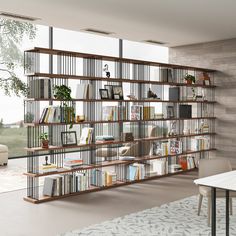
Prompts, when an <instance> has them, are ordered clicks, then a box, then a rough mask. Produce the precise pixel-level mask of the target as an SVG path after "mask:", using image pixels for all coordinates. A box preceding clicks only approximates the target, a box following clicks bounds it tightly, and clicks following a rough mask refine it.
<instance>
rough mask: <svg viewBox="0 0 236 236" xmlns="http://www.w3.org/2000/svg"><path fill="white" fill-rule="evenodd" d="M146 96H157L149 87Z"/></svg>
mask: <svg viewBox="0 0 236 236" xmlns="http://www.w3.org/2000/svg"><path fill="white" fill-rule="evenodd" d="M147 97H148V98H157V95H156V94H155V93H153V92H152V90H151V89H150V88H149V90H148V92H147Z"/></svg>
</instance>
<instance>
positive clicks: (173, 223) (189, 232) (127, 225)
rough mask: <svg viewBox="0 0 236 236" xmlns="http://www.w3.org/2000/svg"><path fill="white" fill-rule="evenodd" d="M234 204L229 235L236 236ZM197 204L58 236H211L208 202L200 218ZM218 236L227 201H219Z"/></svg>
mask: <svg viewBox="0 0 236 236" xmlns="http://www.w3.org/2000/svg"><path fill="white" fill-rule="evenodd" d="M235 203H236V201H234V204H233V205H234V215H233V216H231V217H230V236H233V235H236V205H235ZM197 205H198V197H197V196H192V197H189V198H185V199H182V200H179V201H175V202H171V203H169V204H165V205H162V206H160V207H154V208H151V209H146V210H144V211H140V212H137V213H132V214H130V215H126V216H123V217H119V218H115V219H113V220H110V221H105V222H103V223H101V224H96V225H91V226H89V227H86V228H84V229H80V230H73V231H70V232H67V233H63V234H60V235H58V236H85V235H90V236H110V235H112V236H113V235H114V236H133V235H135V236H137V235H141V236H149V235H150V236H154V235H155V236H157V235H160V236H209V235H211V229H210V227H208V226H207V200H206V199H204V200H203V205H202V211H201V216H197ZM217 235H222V236H223V235H225V200H224V199H217Z"/></svg>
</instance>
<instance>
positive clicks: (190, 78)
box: [184, 74, 196, 84]
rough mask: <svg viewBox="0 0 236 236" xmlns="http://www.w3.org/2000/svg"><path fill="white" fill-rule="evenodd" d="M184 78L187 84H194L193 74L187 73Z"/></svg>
mask: <svg viewBox="0 0 236 236" xmlns="http://www.w3.org/2000/svg"><path fill="white" fill-rule="evenodd" d="M184 79H185V81H186V82H187V84H195V81H196V80H195V76H193V75H189V74H186V75H185V77H184Z"/></svg>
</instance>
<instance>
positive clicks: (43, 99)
mask: <svg viewBox="0 0 236 236" xmlns="http://www.w3.org/2000/svg"><path fill="white" fill-rule="evenodd" d="M24 100H25V101H49V102H52V101H55V102H62V101H64V100H61V99H54V98H26V99H24ZM70 101H71V102H133V103H146V102H148V103H155V102H158V103H177V104H178V103H216V101H207V100H205V101H196V100H183V101H172V100H160V99H138V100H127V99H125V100H124V99H123V100H115V99H72V100H70Z"/></svg>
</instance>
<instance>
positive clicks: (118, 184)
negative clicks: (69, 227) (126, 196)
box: [24, 168, 196, 204]
mask: <svg viewBox="0 0 236 236" xmlns="http://www.w3.org/2000/svg"><path fill="white" fill-rule="evenodd" d="M194 170H196V168H193V169H189V170H182V171H177V172H174V173H169V174H165V175H156V176H150V177H146V178H145V179H141V180H134V181H127V182H121V181H118V182H117V183H116V184H114V185H110V186H104V187H96V186H91V187H90V189H88V190H85V191H81V192H74V193H70V194H65V195H61V196H54V197H47V196H42V197H40V199H33V198H30V197H24V200H25V201H28V202H31V203H35V204H38V203H43V202H48V201H53V200H58V199H63V198H66V197H70V196H76V195H81V194H84V193H90V192H96V191H102V190H106V189H111V188H115V187H120V186H125V185H130V184H133V183H141V182H144V181H148V180H153V179H159V178H163V177H167V176H173V175H176V174H180V173H187V172H190V171H194Z"/></svg>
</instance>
